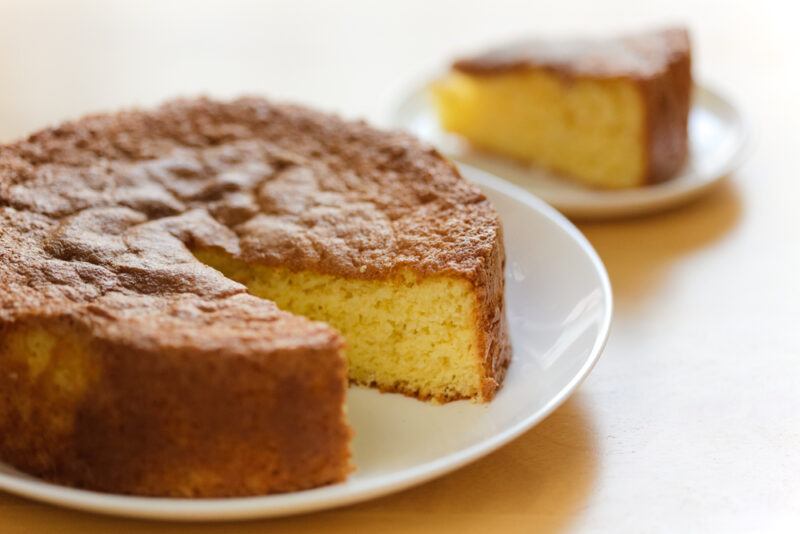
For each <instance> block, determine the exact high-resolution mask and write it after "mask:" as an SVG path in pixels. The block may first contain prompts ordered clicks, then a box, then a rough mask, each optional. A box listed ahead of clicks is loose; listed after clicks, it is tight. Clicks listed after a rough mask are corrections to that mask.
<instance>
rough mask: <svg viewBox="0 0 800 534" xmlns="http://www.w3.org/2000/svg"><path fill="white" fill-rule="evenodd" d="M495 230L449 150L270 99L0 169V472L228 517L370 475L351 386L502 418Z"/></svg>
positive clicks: (77, 141) (104, 120)
mask: <svg viewBox="0 0 800 534" xmlns="http://www.w3.org/2000/svg"><path fill="white" fill-rule="evenodd" d="M503 254H504V253H503V243H502V231H501V226H500V221H499V219H498V216H497V214H496V213H495V211H494V209H493V208H492V206H491V205H490V203H489V202H488V200H487V199H486V198H485V197H484V196H483V194H481V192H480V191H479V190H478V189H477V188H476V187H474V186H472V185H470V184H468V183H467V182H465V181H464V180H463V179H462V178H461V176H460V175H459V173H458V171H457V169H456V168H455V167H454V166H453V165H452V164H451V163H450V162H449V161H448V160H446V159H445V158H443V157H442V156H440V155H439V154H438V153H437V152H436V151H435V150H433V149H431V148H429V147H427V146H425V145H423V144H421V143H419V142H418V141H416V140H415V139H413V138H411V137H409V136H407V135H405V134H402V133H392V132H382V131H378V130H375V129H373V128H371V127H369V126H368V125H366V124H364V123H362V122H349V121H344V120H342V119H339V118H337V117H334V116H330V115H326V114H323V113H319V112H315V111H311V110H308V109H305V108H303V107H299V106H292V105H277V104H272V103H269V102H268V101H265V100H262V99H259V98H243V99H239V100H235V101H232V102H220V101H214V100H210V99H205V98H201V99H186V100H176V101H172V102H169V103H167V104H164V105H163V106H161V107H159V108H158V109H155V110H152V111H138V110H134V111H126V112H121V113H116V114H100V115H94V116H89V117H85V118H83V119H80V120H78V121H75V122H71V123H67V124H64V125H61V126H59V127H56V128H51V129H46V130H43V131H40V132H38V133H35V134H33V135H31V136H30V137H29V138H27V139H25V140H22V141H18V142H16V143H13V144H10V145H5V146H2V147H0V460H2V461H4V462H6V463H8V464H10V465H12V466H14V467H16V468H18V469H20V470H22V471H24V472H27V473H30V474H32V475H35V476H39V477H42V478H45V479H47V480H51V481H54V482H57V483H62V484H67V485H72V486H77V487H82V488H88V489H92V490H98V491H106V492H116V493H125V494H137V495H153V496H180V497H221V496H237V495H258V494H267V493H276V492H287V491H295V490H302V489H306V488H312V487H316V486H320V485H324V484H329V483H334V482H337V481H341V480H343V479H345V478H346V476H347V475H348V473H349V472H350V471H351V469H352V465H351V461H350V451H349V443H350V437H351V430H350V428H349V426H348V423H347V419H346V413H345V408H344V402H345V398H346V389H347V384H348V381H350V382H354V383H357V384H363V385H367V386H374V387H377V388H380V389H381V390H384V391H393V392H399V393H403V394H406V395H410V396H413V397H418V398H420V399H432V400H435V401H440V402H446V401H450V400H455V399H472V400H475V401H488V400H490V399H491V398H492V396H493V395H494V393H495V392H496V390H497V388H498V387H499V386H500V384H501V382H502V379H503V375H504V373H505V369H506V366H507V364H508V361H509V357H510V348H509V344H508V338H507V333H506V324H505V316H504V306H503V265H504V255H503Z"/></svg>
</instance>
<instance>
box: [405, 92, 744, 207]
mask: <svg viewBox="0 0 800 534" xmlns="http://www.w3.org/2000/svg"><path fill="white" fill-rule="evenodd" d="M391 120H392V122H393V124H394V126H396V127H399V128H402V129H405V130H408V131H410V132H411V133H413V134H415V135H416V136H418V137H420V138H422V139H423V140H425V141H427V142H429V143H431V144H433V145H434V146H436V147H437V148H439V149H440V150H441V151H442V152H443V153H444V154H446V155H448V156H449V157H451V158H453V159H455V160H458V161H460V162H462V163H467V164H469V165H473V166H475V167H478V168H480V169H483V170H485V171H487V172H491V173H493V174H495V175H497V176H500V177H502V178H505V179H506V180H509V181H511V182H514V183H516V184H517V185H519V186H521V187H523V188H525V189H527V190H528V191H530V192H531V193H533V194H535V195H537V196H538V197H539V198H541V199H542V200H544V201H545V202H547V203H549V204H550V205H552V206H554V207H555V208H556V209H558V210H559V211H561V212H562V213H564V214H565V215H567V216H569V217H573V218H576V219H606V218H612V217H621V216H630V215H641V214H644V213H649V212H656V211H659V210H662V209H665V208H668V207H672V206H675V205H678V204H681V203H683V202H686V201H688V200H691V199H693V198H695V197H697V196H698V195H699V194H701V193H703V192H705V191H708V190H709V188H710V187H711V186H713V185H715V184H716V183H718V182H719V181H720V180H721V179H722V178H724V177H725V176H727V175H728V174H730V173H731V172H732V171H733V170H734V169H735V168H736V167H737V166H738V164H739V163H740V162H741V160H742V156H743V155H744V151H745V147H746V145H747V139H748V128H747V125H746V122H745V120H744V119H743V117H742V115H741V114H740V113H739V111H737V109H736V107H735V106H734V105H733V104H731V102H730V101H729V100H727V99H725V98H724V97H722V96H721V95H720V94H718V93H716V92H714V91H712V90H711V89H708V88H706V87H702V86H697V87H695V90H694V100H693V105H692V110H691V112H690V114H689V159H688V161H687V162H686V166H685V167H684V168H683V170H682V171H681V172H680V173H679V174H678V175H677V176H675V177H674V178H672V179H671V180H668V181H666V182H662V183H660V184H656V185H651V186H646V187H639V188H635V189H625V190H600V189H592V188H588V187H584V186H581V185H580V184H577V183H573V182H570V181H569V180H564V179H563V178H559V177H558V176H555V175H553V174H551V173H548V172H547V171H545V170H541V169H537V168H534V167H528V166H525V165H521V164H518V163H514V162H512V161H510V160H507V159H504V158H501V157H497V156H492V155H489V154H486V153H481V152H478V151H475V150H471V149H470V148H469V146H468V144H467V143H466V142H464V141H463V140H462V139H461V138H459V137H458V136H456V135H452V134H448V133H446V132H444V131H442V130H441V128H440V127H439V122H438V119H437V117H436V113H435V110H434V108H433V104H432V102H431V101H430V98H429V95H428V91H427V90H426V88H424V87H422V88H420V89H418V90H416V91H414V92H413V93H411V94H410V95H408V96H407V97H406V98H405V100H403V101H402V103H401V104H400V105H399V106H398V107H397V109H396V111H395V113H394V115H393V116H392V119H391Z"/></svg>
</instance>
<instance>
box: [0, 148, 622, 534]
mask: <svg viewBox="0 0 800 534" xmlns="http://www.w3.org/2000/svg"><path fill="white" fill-rule="evenodd" d="M457 165H458V167H459V170H460V171H461V173H462V175H463V176H464V177H465V178H466V179H467V180H468V181H470V182H472V183H475V184H477V185H481V186H486V187H489V188H491V189H495V190H497V191H499V192H500V193H502V194H505V195H508V196H510V197H512V198H514V199H516V200H519V201H520V202H522V203H524V204H526V205H527V206H528V207H529V208H531V209H533V210H534V211H537V212H538V213H539V214H540V215H542V216H544V217H545V218H547V219H549V220H550V221H551V222H552V223H554V224H555V225H556V226H557V227H558V228H559V229H560V230H561V231H563V232H564V233H565V234H566V235H567V236H569V237H570V238H571V239H572V240H573V241H574V242H575V243H576V244H577V245H578V246H579V248H580V249H581V251H582V252H583V253H585V254H586V256H587V258H588V259H589V261H590V263H591V265H592V267H593V269H594V272H595V274H596V275H597V277H598V280H599V282H600V288H601V290H602V294H603V303H604V305H603V318H602V321H601V323H600V327H599V331H598V334H597V337H596V338H595V340H594V343H593V345H592V348H591V350H590V351H589V354H588V355H587V357H586V359H585V361H584V362H583V364H582V365H581V367H580V369H579V370H578V371H577V372H576V373H575V375H574V376H573V377H572V378H571V379H570V380H569V381H568V382H567V384H566V385H565V386H564V387H563V388H562V389H561V390H560V391H559V392H558V393H557V394H556V395H554V396H552V397H551V398H550V399H549V400H548V401H547V402H546V403H545V404H544V406H542V407H541V408H540V409H538V410H536V411H534V412H531V413H530V414H529V415H528V416H527V417H525V418H524V419H523V420H521V421H519V422H518V423H516V424H515V425H513V426H511V427H510V428H507V429H505V430H503V431H502V432H499V433H497V434H494V435H493V436H491V437H489V438H487V439H485V440H482V441H480V442H478V443H475V444H473V445H471V446H469V447H466V448H464V449H461V450H458V451H455V452H452V453H450V454H447V455H445V456H442V457H439V458H436V459H435V460H432V461H429V462H425V463H423V464H419V465H416V466H414V467H411V468H408V469H405V470H402V471H400V472H398V473H395V474H389V475H385V476H383V477H380V478H378V479H374V480H372V481H365V482H364V483H362V484H361V485H360V486H356V487H355V488H354V489H351V490H349V491H344V492H342V491H341V490H338V488H339V487H340V486H338V485H336V484H334V485H330V486H323V487H321V488H315V489H311V490H305V491H300V492H293V493H285V494H277V495H263V496H253V497H234V498H223V499H185V498H179V499H176V498H164V497H140V496H129V495H118V494H111V493H102V492H96V491H90V490H84V489H77V488H71V487H68V486H62V485H58V484H53V483H50V482H46V481H43V480H39V479H36V478H32V477H29V476H28V475H25V474H22V473H21V474H19V475H17V474H8V473H0V490H2V491H6V492H8V493H12V494H15V495H19V496H22V497H26V498H29V499H32V500H35V501H40V502H45V503H48V504H53V505H56V506H59V507H62V508H71V509H77V510H81V511H88V512H94V513H99V514H102V515H111V516H118V517H128V518H142V519H161V520H171V521H182V522H191V521H231V520H246V519H256V518H268V517H284V516H290V515H296V514H301V513H306V512H315V511H322V510H326V509H331V508H335V507H340V506H346V505H349V504H355V503H356V502H362V501H366V500H369V499H373V498H377V497H381V496H384V495H388V494H390V493H395V492H397V491H401V490H403V489H407V488H409V487H412V486H415V485H418V484H422V483H424V482H427V481H430V480H432V479H434V478H438V477H440V476H442V475H445V474H447V473H450V472H452V471H455V470H457V469H459V468H460V467H463V466H465V465H467V464H469V463H472V462H474V461H476V460H478V459H480V458H482V457H484V456H486V455H488V454H490V453H492V452H494V451H496V450H497V449H499V448H500V447H502V446H503V445H506V444H507V443H509V442H511V441H512V440H514V439H515V438H517V437H519V436H520V435H521V434H523V433H524V432H526V431H528V430H530V429H531V428H533V427H534V426H535V425H536V424H538V423H539V422H541V421H543V420H544V419H545V418H546V417H547V416H549V415H550V414H551V413H552V412H553V411H555V410H556V409H557V408H558V407H559V406H561V405H562V404H563V403H564V402H565V401H566V400H567V399H568V398H569V397H570V396H571V395H572V394H573V393H574V392H575V390H576V389H577V388H578V386H580V384H581V383H582V382H583V381H584V380H585V379H586V377H587V376H588V375H589V373H590V372H591V370H592V369H593V368H594V366H595V365H596V364H597V361H598V360H599V358H600V356H601V354H602V353H603V349H604V348H605V346H606V343H607V341H608V336H609V332H610V329H611V323H612V317H613V309H614V304H613V293H612V289H611V282H610V280H609V277H608V272H607V271H606V268H605V266H604V264H603V262H602V260H601V259H600V257H599V255H598V254H597V252H596V251H595V249H594V247H592V245H591V243H589V240H588V239H587V238H586V237H585V236H584V235H583V234H582V233H581V231H580V230H578V228H577V227H575V225H574V224H572V223H571V222H570V221H569V220H568V219H567V218H566V217H565V216H564V215H562V214H561V213H559V212H558V211H557V210H556V209H555V208H553V207H552V206H550V205H549V204H547V203H546V202H544V201H543V200H541V199H539V198H537V197H536V196H535V195H533V194H531V193H530V192H528V191H526V190H524V189H522V188H520V187H518V186H516V185H514V184H511V183H508V182H506V181H504V180H502V179H500V178H497V177H495V176H493V175H492V174H490V173H488V172H486V171H483V170H481V169H477V168H475V167H470V166H468V165H464V164H461V163H458V164H457ZM309 499H310V500H309Z"/></svg>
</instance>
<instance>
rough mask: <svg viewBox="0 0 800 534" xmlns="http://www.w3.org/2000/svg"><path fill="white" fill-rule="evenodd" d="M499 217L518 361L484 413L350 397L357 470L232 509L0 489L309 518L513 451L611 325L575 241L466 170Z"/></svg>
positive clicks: (162, 509) (385, 397) (158, 512)
mask: <svg viewBox="0 0 800 534" xmlns="http://www.w3.org/2000/svg"><path fill="white" fill-rule="evenodd" d="M462 171H463V173H464V175H465V176H466V177H467V178H469V179H471V180H473V181H475V182H477V183H478V184H479V185H480V186H481V187H482V188H483V190H484V191H485V192H486V194H487V195H488V196H489V198H491V200H492V201H493V202H494V205H495V207H496V208H497V210H498V212H499V213H500V215H501V217H502V219H503V224H504V229H505V239H506V251H507V257H508V262H507V272H506V297H507V302H508V318H509V323H510V327H511V338H512V343H513V347H514V355H513V359H512V362H511V365H510V367H509V371H508V376H507V378H506V381H505V384H504V386H503V388H502V389H501V390H500V392H499V393H498V395H497V397H496V398H495V399H494V400H493V401H492V402H491V403H489V404H486V405H481V404H473V403H470V402H467V401H460V402H453V403H450V404H447V405H443V406H437V405H434V404H430V403H425V402H420V401H417V400H414V399H409V398H406V397H403V396H400V395H391V394H381V393H378V392H377V391H374V390H368V389H361V388H351V390H350V392H349V398H348V402H347V405H348V413H349V417H350V421H351V423H352V425H353V427H354V428H355V432H356V437H355V440H354V443H353V447H354V459H355V463H356V466H357V471H356V472H355V473H353V475H352V476H351V477H350V478H349V479H348V480H347V481H346V482H344V483H341V484H336V485H332V486H327V487H323V488H318V489H314V490H309V491H302V492H297V493H289V494H283V495H271V496H264V497H249V498H231V499H200V500H191V499H159V498H144V497H129V496H123V495H110V494H103V493H95V492H90V491H82V490H77V489H72V488H67V487H63V486H57V485H53V484H49V483H46V482H42V481H40V480H37V479H34V478H31V477H29V476H26V475H24V474H21V473H19V472H16V471H14V470H13V469H11V468H9V467H7V466H2V464H0V488H2V489H5V490H6V491H9V492H12V493H16V494H19V495H23V496H26V497H30V498H33V499H37V500H41V501H46V502H50V503H53V504H58V505H61V506H66V507H70V508H78V509H82V510H90V511H94V512H100V513H105V514H113V515H120V516H129V517H140V518H158V519H173V520H185V521H195V520H206V521H207V520H226V519H246V518H256V517H270V516H280V515H289V514H296V513H301V512H310V511H314V510H321V509H325V508H332V507H335V506H341V505H345V504H350V503H355V502H358V501H363V500H366V499H371V498H374V497H378V496H381V495H386V494H388V493H391V492H395V491H398V490H401V489H403V488H407V487H410V486H413V485H415V484H420V483H422V482H424V481H426V480H430V479H432V478H434V477H437V476H440V475H442V474H444V473H447V472H449V471H453V470H454V469H457V468H458V467H461V466H463V465H465V464H467V463H469V462H472V461H475V460H477V459H478V458H480V457H482V456H485V455H486V454H489V453H490V452H492V451H493V450H495V449H497V448H498V447H500V446H502V445H503V444H505V443H508V442H509V441H511V440H512V439H514V438H515V437H517V436H519V435H520V434H522V433H523V432H525V431H526V430H528V429H530V428H531V427H532V426H534V425H535V424H536V423H538V422H539V421H541V420H542V419H544V418H545V417H546V416H547V415H548V414H549V413H550V412H552V411H553V410H554V409H556V408H557V407H558V406H559V405H560V404H561V403H563V402H564V400H566V398H567V397H568V396H569V395H570V394H571V393H572V392H573V391H574V390H575V388H576V387H577V386H578V384H580V383H581V381H582V380H583V379H584V378H585V377H586V375H587V374H588V373H589V371H590V370H591V369H592V366H593V365H594V364H595V362H596V361H597V359H598V357H599V356H600V353H601V351H602V350H603V346H604V345H605V341H606V337H607V335H608V329H609V325H610V323H611V309H612V303H611V302H612V299H611V287H610V285H609V282H608V276H607V275H606V271H605V268H604V267H603V264H602V263H601V262H600V259H599V258H598V257H597V254H596V253H595V251H594V250H593V249H592V247H591V245H590V244H589V243H588V242H587V241H586V239H585V238H584V237H583V235H581V233H580V232H579V231H578V230H577V229H576V228H575V227H574V226H573V225H572V224H571V223H570V222H568V221H567V220H566V219H565V218H564V217H563V216H561V215H560V214H559V213H558V212H556V211H555V210H554V209H552V208H550V207H549V206H547V205H546V204H545V203H544V202H542V201H541V200H538V199H536V198H534V197H533V196H532V195H530V194H528V193H526V192H524V191H522V190H520V189H518V188H517V187H514V186H512V185H509V184H508V183H506V182H504V181H502V180H499V179H497V178H495V177H492V176H489V175H487V174H485V173H483V172H481V171H478V170H475V169H471V168H469V167H463V168H462Z"/></svg>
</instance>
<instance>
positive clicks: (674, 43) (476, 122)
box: [433, 29, 692, 188]
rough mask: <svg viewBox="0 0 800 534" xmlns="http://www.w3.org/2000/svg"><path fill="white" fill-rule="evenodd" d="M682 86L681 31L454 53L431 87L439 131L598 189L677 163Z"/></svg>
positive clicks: (687, 63) (685, 92) (685, 49)
mask: <svg viewBox="0 0 800 534" xmlns="http://www.w3.org/2000/svg"><path fill="white" fill-rule="evenodd" d="M691 91H692V75H691V54H690V46H689V37H688V34H687V32H686V31H685V30H683V29H668V30H663V31H657V32H651V33H643V34H638V35H630V36H625V37H619V38H613V39H580V40H577V39H576V40H561V41H559V40H551V41H548V40H530V41H524V42H518V43H515V44H511V45H508V46H505V47H502V48H498V49H496V50H492V51H489V52H487V53H485V54H481V55H478V56H475V57H470V58H466V59H460V60H458V61H456V62H455V63H454V64H453V66H452V69H451V72H450V73H449V74H448V75H447V76H446V77H445V78H444V79H443V80H440V81H438V82H436V83H435V84H434V86H433V95H434V100H435V103H436V106H437V109H438V114H439V118H440V121H441V124H442V127H443V128H444V129H445V130H447V131H450V132H453V133H456V134H460V135H461V136H463V137H464V138H466V139H467V140H468V141H469V142H470V143H471V144H472V145H473V146H474V147H476V148H479V149H483V150H486V151H489V152H492V153H496V154H499V155H503V156H507V157H509V158H513V159H515V160H519V161H521V162H526V163H533V164H536V165H538V166H541V167H544V168H547V169H549V170H551V171H553V172H555V173H557V174H561V175H564V176H567V177H570V178H572V179H574V180H577V181H579V182H581V183H583V184H586V185H589V186H594V187H603V188H624V187H633V186H641V185H646V184H652V183H657V182H661V181H664V180H667V179H669V178H670V177H672V176H674V175H675V174H676V173H677V172H678V171H679V170H680V169H681V167H682V166H683V164H684V163H685V161H686V156H687V150H688V148H687V123H688V115H689V107H690V101H691V98H690V97H691Z"/></svg>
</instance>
